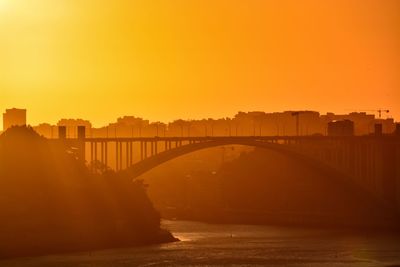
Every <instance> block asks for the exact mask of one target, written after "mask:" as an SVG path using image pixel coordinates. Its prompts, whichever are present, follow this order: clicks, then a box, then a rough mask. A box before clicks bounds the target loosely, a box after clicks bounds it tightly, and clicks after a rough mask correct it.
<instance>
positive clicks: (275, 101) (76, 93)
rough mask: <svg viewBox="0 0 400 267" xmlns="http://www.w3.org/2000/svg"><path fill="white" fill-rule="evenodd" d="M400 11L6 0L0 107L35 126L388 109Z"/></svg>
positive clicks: (397, 83) (304, 4)
mask: <svg viewBox="0 0 400 267" xmlns="http://www.w3.org/2000/svg"><path fill="white" fill-rule="evenodd" d="M399 10H400V2H399V1H395V0H386V1H372V0H368V1H364V0H363V1H361V0H352V1H301V2H300V1H239V0H235V1H232V0H230V1H185V0H178V1H105V0H96V1H95V0H86V1H80V0H71V1H67V0H59V1H53V0H35V1H33V0H19V1H7V0H0V40H1V41H0V58H1V61H0V73H1V75H0V109H2V110H4V109H5V108H10V107H21V108H27V109H28V111H29V115H28V116H29V117H28V120H29V123H31V124H37V123H39V122H43V121H48V122H51V123H54V122H56V121H57V120H58V119H60V118H64V117H68V118H69V117H73V118H76V117H83V118H86V119H90V120H91V121H92V122H93V123H94V125H98V126H100V125H103V124H106V123H107V122H109V121H113V120H115V118H116V117H118V116H121V115H124V114H132V115H137V116H142V117H145V118H148V119H151V120H162V121H169V120H172V119H176V118H181V117H183V118H185V119H188V118H203V117H225V116H232V115H234V114H235V113H236V112H237V111H239V110H242V111H250V110H263V111H280V110H284V109H311V110H318V111H321V112H326V111H333V112H337V113H348V112H349V111H351V110H354V111H358V110H366V109H368V110H370V109H377V108H387V109H390V110H391V112H390V114H389V115H391V116H393V117H395V118H396V119H398V118H399V117H400V105H399V100H400V89H399V88H400V78H399V75H398V74H399V73H400V65H399V62H400V50H399V47H400V26H399V25H400V17H399V15H398V14H399Z"/></svg>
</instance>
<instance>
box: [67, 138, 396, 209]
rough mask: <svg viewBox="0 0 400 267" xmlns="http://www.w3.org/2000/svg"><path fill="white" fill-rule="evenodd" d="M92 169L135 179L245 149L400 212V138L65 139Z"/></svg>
mask: <svg viewBox="0 0 400 267" xmlns="http://www.w3.org/2000/svg"><path fill="white" fill-rule="evenodd" d="M61 139H62V140H63V142H64V143H65V144H67V145H68V147H70V148H73V149H74V151H76V154H77V157H78V158H80V159H81V160H83V161H86V162H88V163H89V167H90V169H91V170H92V171H93V172H103V171H105V170H106V169H107V168H113V169H115V170H116V171H124V172H126V173H128V174H129V175H130V176H131V177H132V178H135V177H138V176H140V175H141V174H143V173H145V172H147V171H149V170H151V169H153V168H155V167H157V166H159V165H160V164H162V163H164V162H167V161H169V160H172V159H174V158H177V157H179V156H182V155H185V154H188V153H192V152H195V151H198V150H202V149H207V148H212V147H217V146H226V145H244V146H252V147H259V148H263V149H270V150H273V151H276V152H279V153H283V154H284V155H286V156H288V157H293V158H296V159H297V160H299V161H302V162H303V163H305V164H308V165H310V166H312V167H313V168H315V169H316V170H319V171H321V172H323V173H324V174H326V175H330V176H335V177H342V178H343V179H345V180H347V181H348V182H351V183H355V184H356V185H358V186H359V187H360V188H362V189H365V190H366V191H368V192H370V193H372V194H373V195H374V196H377V197H378V198H380V199H384V200H386V201H388V202H389V203H391V204H393V205H394V206H395V207H396V208H397V209H398V210H399V211H400V136H398V135H391V136H383V135H382V136H374V135H371V136H205V137H132V138H118V137H116V138H86V137H84V135H83V136H82V135H81V137H80V138H79V137H78V138H77V139H66V138H61Z"/></svg>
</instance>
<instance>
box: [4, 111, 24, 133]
mask: <svg viewBox="0 0 400 267" xmlns="http://www.w3.org/2000/svg"><path fill="white" fill-rule="evenodd" d="M17 125H18V126H23V125H26V109H17V108H12V109H6V112H5V113H3V131H5V130H7V129H8V128H10V127H12V126H17Z"/></svg>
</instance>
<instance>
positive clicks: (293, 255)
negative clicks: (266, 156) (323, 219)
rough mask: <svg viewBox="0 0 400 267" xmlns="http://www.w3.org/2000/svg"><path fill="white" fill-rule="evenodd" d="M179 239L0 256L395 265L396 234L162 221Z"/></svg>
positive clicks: (98, 261) (31, 261)
mask: <svg viewBox="0 0 400 267" xmlns="http://www.w3.org/2000/svg"><path fill="white" fill-rule="evenodd" d="M162 224H163V227H164V228H167V229H169V230H170V231H171V232H172V233H173V234H174V236H176V237H178V238H179V239H180V240H181V241H180V242H174V243H169V244H162V245H153V246H146V247H139V248H121V249H109V250H102V251H92V252H84V253H74V254H61V255H50V256H43V257H31V258H17V259H12V260H5V261H4V260H3V261H0V266H2V267H3V266H7V267H8V266H11V267H21V266H28V267H33V266H34V267H36V266H37V267H39V266H40V267H48V266H57V267H67V266H68V267H69V266H74V267H75V266H77V267H123V266H226V265H228V266H322V267H324V266H329V267H331V266H346V267H347V266H400V236H399V235H394V234H388V233H386V234H382V233H381V234H377V233H374V234H372V233H367V232H358V233H354V232H349V231H341V230H327V229H307V228H293V227H279V226H254V225H221V224H206V223H200V222H190V221H168V220H164V221H163V222H162Z"/></svg>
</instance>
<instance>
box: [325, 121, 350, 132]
mask: <svg viewBox="0 0 400 267" xmlns="http://www.w3.org/2000/svg"><path fill="white" fill-rule="evenodd" d="M328 135H329V136H352V135H354V122H352V121H351V120H342V121H331V122H329V123H328Z"/></svg>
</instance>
